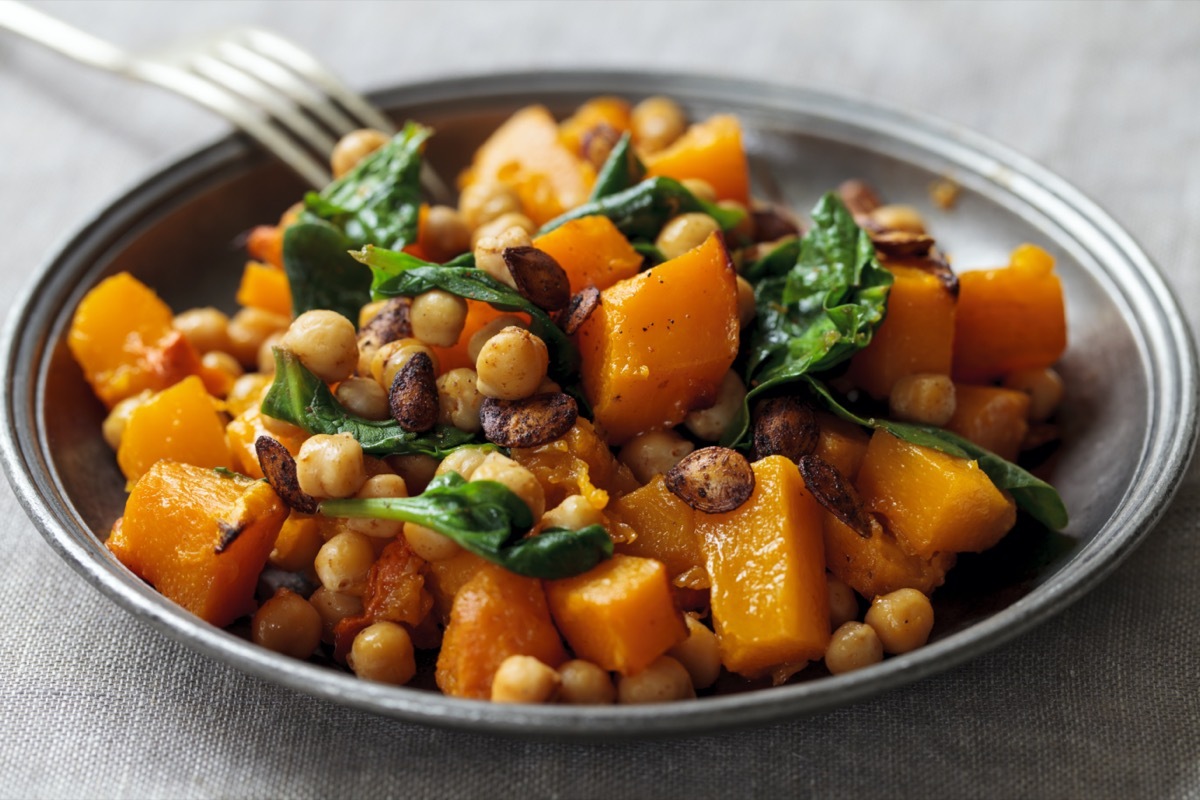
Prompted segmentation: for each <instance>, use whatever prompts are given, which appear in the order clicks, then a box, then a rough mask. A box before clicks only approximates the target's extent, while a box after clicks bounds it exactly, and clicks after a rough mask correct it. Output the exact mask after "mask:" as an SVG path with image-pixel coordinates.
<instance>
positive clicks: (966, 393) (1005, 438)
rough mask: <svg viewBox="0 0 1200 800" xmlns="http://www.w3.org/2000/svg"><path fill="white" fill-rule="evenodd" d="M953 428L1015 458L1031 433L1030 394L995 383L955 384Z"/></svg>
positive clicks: (1002, 455)
mask: <svg viewBox="0 0 1200 800" xmlns="http://www.w3.org/2000/svg"><path fill="white" fill-rule="evenodd" d="M954 397H955V403H956V405H955V409H954V416H952V417H951V418H950V421H949V422H948V423H946V429H947V430H951V431H954V432H955V433H957V434H958V435H959V436H962V437H963V438H964V439H969V440H971V441H972V442H974V443H975V444H977V445H979V446H980V447H983V448H985V449H987V450H991V451H992V452H993V453H995V454H996V455H998V456H1000V457H1001V458H1006V459H1008V460H1009V461H1016V460H1017V456H1018V455H1019V454H1020V452H1021V442H1022V441H1024V439H1025V434H1026V433H1028V432H1029V422H1028V417H1029V395H1027V394H1025V393H1024V392H1018V391H1014V390H1012V389H1001V388H999V387H996V386H968V385H966V384H963V383H959V384H955V386H954Z"/></svg>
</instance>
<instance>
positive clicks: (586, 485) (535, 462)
mask: <svg viewBox="0 0 1200 800" xmlns="http://www.w3.org/2000/svg"><path fill="white" fill-rule="evenodd" d="M511 455H512V458H513V460H514V461H516V462H517V463H518V464H520V465H521V466H523V467H525V468H526V469H528V470H530V471H531V472H532V473H533V474H534V477H536V478H537V479H538V482H539V483H540V484H541V485H542V490H543V491H544V492H545V493H546V508H553V507H554V506H556V505H558V504H559V503H561V502H562V501H563V500H565V499H567V498H568V497H570V496H571V495H575V494H581V495H583V496H584V497H585V498H587V500H588V502H589V503H591V504H592V507H593V508H595V509H596V510H602V509H604V508H605V507H606V506H607V505H608V502H609V499H610V497H612V496H620V495H623V494H626V493H627V492H631V491H633V490H634V489H636V488H637V485H638V484H637V479H636V478H634V477H633V473H631V472H630V471H629V468H628V467H626V466H625V465H624V464H622V463H620V462H619V461H617V459H616V458H615V457H614V456H613V454H612V451H611V450H609V449H608V445H606V444H605V443H604V440H603V439H601V438H600V436H599V434H597V433H596V429H595V428H594V427H592V423H590V422H588V421H587V420H586V419H584V418H583V417H580V418H579V419H578V420H577V421H576V423H575V425H573V426H572V427H571V429H570V430H569V431H567V432H566V433H565V434H563V435H562V436H560V437H559V438H558V439H555V440H554V441H553V442H549V443H547V444H543V445H539V446H538V447H526V448H520V447H514V448H513V450H512V453H511Z"/></svg>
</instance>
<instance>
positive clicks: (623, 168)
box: [588, 132, 646, 201]
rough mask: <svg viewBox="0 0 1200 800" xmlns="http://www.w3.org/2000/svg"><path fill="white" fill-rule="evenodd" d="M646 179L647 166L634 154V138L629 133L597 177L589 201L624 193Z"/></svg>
mask: <svg viewBox="0 0 1200 800" xmlns="http://www.w3.org/2000/svg"><path fill="white" fill-rule="evenodd" d="M645 177H646V166H645V165H644V164H642V161H641V159H639V158H638V157H637V154H636V153H635V152H633V138H632V137H631V136H630V134H629V133H628V132H626V133H624V134H622V136H621V138H620V140H619V141H618V142H617V143H616V145H615V146H614V147H613V149H612V152H611V153H609V154H608V158H607V159H606V160H605V162H604V166H602V167H601V168H600V172H599V174H597V175H596V183H595V185H593V186H592V193H591V194H590V195H588V200H589V201H595V200H599V199H601V198H603V197H608V196H609V195H611V194H616V193H617V192H623V191H625V190H626V189H628V188H629V187H630V186H634V185H636V184H637V183H638V182H639V181H641V180H642V179H643V178H645Z"/></svg>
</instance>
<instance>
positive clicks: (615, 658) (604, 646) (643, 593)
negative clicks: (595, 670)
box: [546, 555, 687, 675]
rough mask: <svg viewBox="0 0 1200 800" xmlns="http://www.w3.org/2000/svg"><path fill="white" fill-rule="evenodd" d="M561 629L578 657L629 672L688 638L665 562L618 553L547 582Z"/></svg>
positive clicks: (552, 610)
mask: <svg viewBox="0 0 1200 800" xmlns="http://www.w3.org/2000/svg"><path fill="white" fill-rule="evenodd" d="M546 599H547V600H548V601H549V603H550V614H551V615H552V616H553V617H554V621H555V623H556V624H557V625H558V629H559V630H560V631H562V635H563V636H564V637H565V638H566V640H567V643H568V644H569V645H571V650H572V651H574V653H575V655H576V656H578V657H579V658H583V659H587V660H588V661H591V662H592V663H594V664H599V665H600V666H601V667H603V668H604V669H606V670H609V671H613V672H620V673H621V674H622V675H630V674H633V673H635V672H641V671H642V670H643V669H645V668H646V667H647V666H649V665H650V663H651V662H652V661H654V660H655V659H656V658H658V657H659V656H661V655H662V654H663V653H665V652H667V651H668V650H670V649H671V648H672V647H674V646H675V645H677V644H678V643H679V642H682V641H683V640H684V639H686V638H687V626H686V625H685V624H684V622H683V615H682V614H681V613H680V612H679V611H678V610H677V609H676V608H675V601H674V599H673V598H672V595H671V584H670V581H669V580H668V579H667V571H666V568H665V567H664V566H663V565H662V563H661V562H659V561H655V560H653V559H649V558H635V557H634V556H623V555H615V556H613V557H612V558H610V559H609V560H608V561H605V562H603V563H601V564H599V565H597V566H595V567H593V568H592V569H590V570H588V571H587V572H585V573H583V574H582V575H576V576H575V577H574V578H564V579H562V580H556V581H547V583H546Z"/></svg>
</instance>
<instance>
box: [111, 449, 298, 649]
mask: <svg viewBox="0 0 1200 800" xmlns="http://www.w3.org/2000/svg"><path fill="white" fill-rule="evenodd" d="M287 515H288V509H287V506H285V505H284V504H283V501H281V500H280V499H279V497H278V496H277V495H276V494H275V492H274V491H273V490H272V489H271V487H270V486H268V485H267V484H265V483H263V482H261V481H251V480H246V479H245V478H239V477H237V476H224V475H220V474H218V473H217V472H215V471H213V470H212V469H206V468H204V467H197V466H193V465H191V464H180V463H177V462H174V461H159V462H158V463H157V464H155V465H154V466H153V467H151V468H150V470H149V471H148V472H147V473H146V474H145V475H143V476H142V479H141V480H139V481H138V482H137V484H136V485H135V486H134V487H133V493H132V494H130V495H129V500H128V502H127V503H126V505H125V516H124V517H122V518H121V519H120V520H118V522H117V524H116V525H115V526H114V527H113V530H112V533H111V534H110V535H109V537H108V541H107V542H105V544H106V545H107V546H108V549H109V550H111V551H112V552H113V555H115V556H116V557H117V559H118V560H119V561H120V562H121V563H122V564H124V565H125V566H126V567H128V568H129V569H130V570H132V571H133V573H134V574H136V575H137V576H138V577H139V578H141V579H142V580H145V581H147V582H148V583H150V585H152V586H153V587H154V588H155V589H157V590H158V591H159V593H161V594H162V595H163V596H164V597H166V598H167V599H168V600H171V601H172V602H175V603H178V604H179V605H181V606H183V607H184V608H186V609H187V610H188V611H190V612H192V613H193V614H195V615H196V616H198V617H200V618H201V619H203V620H205V621H206V622H211V623H212V624H213V625H217V626H222V627H223V626H225V625H228V624H229V623H231V622H233V621H234V620H235V619H237V618H238V617H240V616H243V615H245V614H248V613H250V612H251V611H253V610H254V587H255V584H256V583H257V582H258V576H259V573H261V572H262V569H263V566H265V565H266V563H267V556H268V555H270V553H271V547H272V545H273V543H274V542H275V537H276V535H277V534H278V533H279V529H280V527H281V526H282V525H283V521H284V519H286V518H287ZM230 537H236V538H233V541H232V543H230V544H229V545H228V546H227V547H226V548H225V549H224V550H223V551H222V552H220V553H218V552H217V548H218V546H219V545H220V544H221V542H222V541H225V540H227V539H228V538H230Z"/></svg>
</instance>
